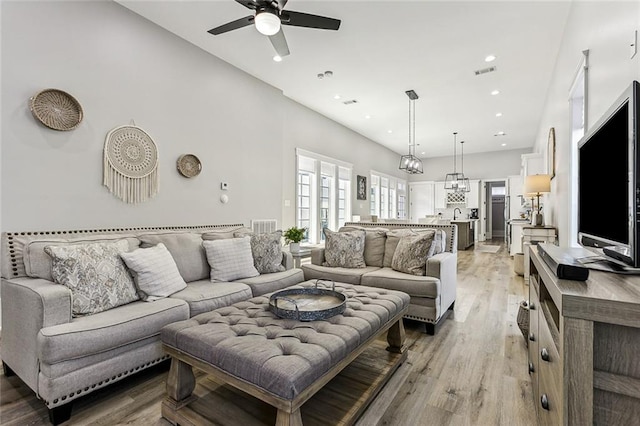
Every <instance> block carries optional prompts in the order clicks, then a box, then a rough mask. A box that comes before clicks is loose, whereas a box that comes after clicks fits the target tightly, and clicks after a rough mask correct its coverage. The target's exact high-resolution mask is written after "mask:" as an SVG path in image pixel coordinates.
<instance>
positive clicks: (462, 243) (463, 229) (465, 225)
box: [451, 219, 479, 250]
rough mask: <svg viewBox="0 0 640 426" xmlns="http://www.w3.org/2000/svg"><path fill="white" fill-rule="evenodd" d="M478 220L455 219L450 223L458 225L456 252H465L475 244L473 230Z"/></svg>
mask: <svg viewBox="0 0 640 426" xmlns="http://www.w3.org/2000/svg"><path fill="white" fill-rule="evenodd" d="M478 220H479V219H455V220H452V221H451V223H452V224H455V225H458V250H466V249H468V248H469V247H471V246H473V245H474V244H475V228H476V226H478V224H477V222H478Z"/></svg>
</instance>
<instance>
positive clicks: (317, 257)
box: [311, 248, 324, 266]
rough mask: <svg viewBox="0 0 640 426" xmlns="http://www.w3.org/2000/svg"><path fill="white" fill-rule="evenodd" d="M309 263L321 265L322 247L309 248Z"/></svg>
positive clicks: (322, 258)
mask: <svg viewBox="0 0 640 426" xmlns="http://www.w3.org/2000/svg"><path fill="white" fill-rule="evenodd" d="M311 263H312V264H313V265H319V266H322V264H323V263H324V248H312V249H311Z"/></svg>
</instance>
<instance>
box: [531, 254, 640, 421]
mask: <svg viewBox="0 0 640 426" xmlns="http://www.w3.org/2000/svg"><path fill="white" fill-rule="evenodd" d="M538 250H539V247H538V246H531V250H530V259H531V261H530V265H529V267H530V281H529V284H530V285H529V302H530V310H529V372H530V375H531V382H532V389H533V395H534V398H535V404H536V411H537V416H538V424H544V425H547V424H548V425H591V424H594V425H631V424H637V422H638V419H639V418H640V361H638V360H639V359H640V276H629V275H617V274H612V273H606V272H599V271H594V270H591V271H589V279H588V280H587V281H568V280H560V279H558V278H557V277H556V275H555V274H554V273H553V272H552V271H551V269H550V268H549V267H548V266H547V265H546V263H545V262H544V261H543V260H542V259H541V258H540V255H539V253H538Z"/></svg>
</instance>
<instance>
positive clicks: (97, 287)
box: [44, 240, 138, 316]
mask: <svg viewBox="0 0 640 426" xmlns="http://www.w3.org/2000/svg"><path fill="white" fill-rule="evenodd" d="M128 249H129V244H128V243H127V241H124V240H122V241H118V242H116V243H92V244H75V245H67V246H46V247H45V249H44V250H45V252H46V253H47V254H48V255H49V256H51V259H52V268H51V276H52V277H53V280H54V281H55V282H56V283H58V284H62V285H64V286H66V287H68V288H69V289H70V290H71V294H72V301H73V303H72V314H73V316H80V315H90V314H95V313H98V312H102V311H106V310H108V309H111V308H115V307H116V306H120V305H124V304H127V303H131V302H133V301H135V300H138V295H137V294H136V288H135V285H134V283H133V279H132V278H131V275H129V271H128V270H127V267H126V266H125V264H124V262H123V261H122V259H121V258H120V252H124V251H127V250H128Z"/></svg>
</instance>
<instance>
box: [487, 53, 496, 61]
mask: <svg viewBox="0 0 640 426" xmlns="http://www.w3.org/2000/svg"><path fill="white" fill-rule="evenodd" d="M495 60H496V55H488V56H487V57H486V58H484V61H485V62H493V61H495Z"/></svg>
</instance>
